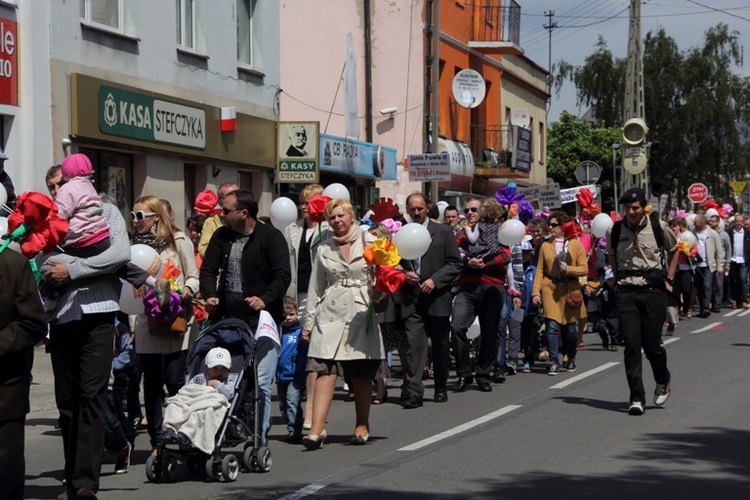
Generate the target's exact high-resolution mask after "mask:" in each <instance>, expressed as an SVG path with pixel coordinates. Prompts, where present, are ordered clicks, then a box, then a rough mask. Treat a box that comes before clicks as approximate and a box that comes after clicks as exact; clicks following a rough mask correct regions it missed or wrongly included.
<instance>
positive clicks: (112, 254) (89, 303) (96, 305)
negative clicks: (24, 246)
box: [36, 203, 130, 325]
mask: <svg viewBox="0 0 750 500" xmlns="http://www.w3.org/2000/svg"><path fill="white" fill-rule="evenodd" d="M102 206H103V209H104V214H103V215H104V217H106V219H107V223H108V224H109V237H110V247H109V248H108V249H107V250H105V251H104V252H102V253H101V254H99V255H97V256H95V257H89V258H86V259H80V258H78V257H72V256H69V255H66V254H62V253H57V252H52V253H48V254H45V255H41V256H39V257H37V259H36V260H37V265H38V266H39V270H40V271H41V272H42V273H44V272H45V271H47V270H49V269H50V266H48V265H46V263H47V262H61V263H63V264H65V265H66V267H67V270H68V275H69V276H70V279H71V280H72V281H71V282H70V283H68V284H67V285H65V289H64V292H63V294H62V296H61V297H60V300H58V301H57V304H56V305H55V307H54V309H53V310H52V311H51V313H52V314H51V315H48V319H49V322H50V323H51V324H54V325H62V324H65V323H70V322H71V321H78V320H80V319H82V318H83V315H84V314H97V313H105V312H117V311H119V310H120V305H119V302H120V292H121V290H122V285H121V284H120V281H119V280H118V279H117V277H116V276H115V275H114V273H115V271H116V270H117V269H119V268H120V267H122V266H124V265H125V264H127V263H128V262H130V242H129V240H128V233H127V229H126V227H125V220H124V219H123V218H122V215H121V214H120V212H119V211H118V210H117V208H116V207H115V206H114V205H111V204H109V203H103V204H102ZM90 278H94V279H90ZM77 282H78V283H77ZM48 314H49V313H48Z"/></svg>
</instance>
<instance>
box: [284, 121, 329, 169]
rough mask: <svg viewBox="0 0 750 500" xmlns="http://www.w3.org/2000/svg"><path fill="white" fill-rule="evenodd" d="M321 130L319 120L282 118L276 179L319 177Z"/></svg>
mask: <svg viewBox="0 0 750 500" xmlns="http://www.w3.org/2000/svg"><path fill="white" fill-rule="evenodd" d="M319 130H320V122H279V124H278V127H277V134H276V135H277V144H276V157H277V162H278V163H277V165H278V169H277V171H276V182H283V183H306V184H310V183H315V182H318V181H319V179H320V171H319V169H318V131H319Z"/></svg>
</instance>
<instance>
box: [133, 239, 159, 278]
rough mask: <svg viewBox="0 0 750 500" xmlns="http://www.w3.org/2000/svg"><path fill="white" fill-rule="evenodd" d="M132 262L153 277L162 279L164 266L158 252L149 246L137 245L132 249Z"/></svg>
mask: <svg viewBox="0 0 750 500" xmlns="http://www.w3.org/2000/svg"><path fill="white" fill-rule="evenodd" d="M130 262H131V263H132V264H134V265H136V266H138V267H140V268H141V269H143V270H144V271H146V272H147V273H148V274H150V275H151V276H158V277H161V266H162V265H163V264H164V263H163V262H162V260H161V257H159V254H158V253H156V250H154V249H153V248H151V247H150V246H148V245H143V244H141V243H137V244H135V245H133V246H131V247H130Z"/></svg>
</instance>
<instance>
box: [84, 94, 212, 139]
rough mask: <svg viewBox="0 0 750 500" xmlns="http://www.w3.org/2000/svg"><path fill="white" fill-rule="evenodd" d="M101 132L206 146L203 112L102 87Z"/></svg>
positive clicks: (100, 106)
mask: <svg viewBox="0 0 750 500" xmlns="http://www.w3.org/2000/svg"><path fill="white" fill-rule="evenodd" d="M99 130H100V131H101V132H102V133H104V134H112V135H119V136H123V137H130V138H133V139H140V140H144V141H149V142H162V143H166V144H175V145H178V146H186V147H189V148H197V149H203V148H205V147H206V113H205V111H204V110H202V109H200V108H194V107H191V106H185V105H182V104H177V103H174V102H169V101H164V100H162V99H157V98H155V97H152V96H148V95H144V94H138V93H136V92H130V91H127V90H122V89H118V88H115V87H109V86H107V85H101V86H99Z"/></svg>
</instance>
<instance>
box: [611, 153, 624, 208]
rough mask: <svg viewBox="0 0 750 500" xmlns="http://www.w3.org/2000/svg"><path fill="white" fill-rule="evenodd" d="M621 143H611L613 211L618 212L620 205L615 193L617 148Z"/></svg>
mask: <svg viewBox="0 0 750 500" xmlns="http://www.w3.org/2000/svg"><path fill="white" fill-rule="evenodd" d="M621 147H622V145H620V144H612V179H613V181H614V183H615V212H616V213H618V214H619V213H620V206H619V201H618V200H619V199H620V198H619V196H618V195H617V150H618V149H620V148H621Z"/></svg>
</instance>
